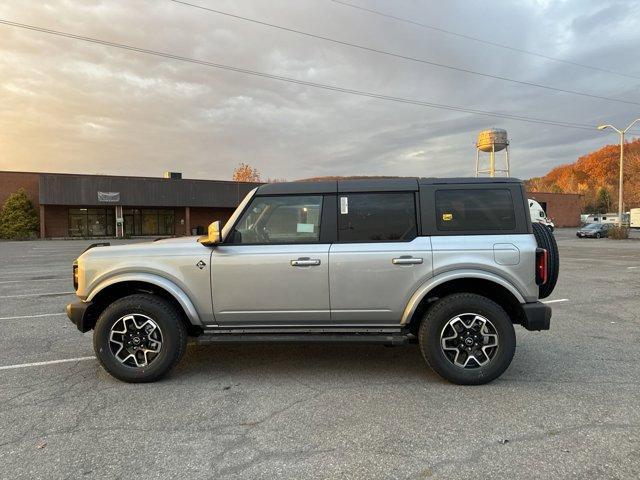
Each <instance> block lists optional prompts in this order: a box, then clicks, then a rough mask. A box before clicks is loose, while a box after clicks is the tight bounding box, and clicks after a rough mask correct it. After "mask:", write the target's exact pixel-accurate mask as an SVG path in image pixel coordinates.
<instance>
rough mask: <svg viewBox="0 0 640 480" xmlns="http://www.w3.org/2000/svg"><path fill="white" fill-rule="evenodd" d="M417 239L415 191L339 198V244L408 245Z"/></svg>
mask: <svg viewBox="0 0 640 480" xmlns="http://www.w3.org/2000/svg"><path fill="white" fill-rule="evenodd" d="M416 236H417V228H416V205H415V198H414V194H413V193H412V192H403V193H350V194H339V195H338V241H339V242H402V241H405V242H409V241H411V240H413V239H414V238H416Z"/></svg>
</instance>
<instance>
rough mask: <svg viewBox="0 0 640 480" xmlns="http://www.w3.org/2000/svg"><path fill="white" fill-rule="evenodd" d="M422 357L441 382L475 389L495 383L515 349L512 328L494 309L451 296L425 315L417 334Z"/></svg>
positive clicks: (475, 299) (469, 296)
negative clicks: (444, 380)
mask: <svg viewBox="0 0 640 480" xmlns="http://www.w3.org/2000/svg"><path fill="white" fill-rule="evenodd" d="M418 341H419V344H420V351H421V352H422V356H423V357H424V359H425V360H426V362H427V363H428V364H429V366H430V367H431V368H432V369H433V370H434V371H435V372H436V373H437V374H438V375H440V376H441V377H443V378H444V379H446V380H449V381H450V382H453V383H457V384H461V385H481V384H484V383H488V382H490V381H492V380H494V379H496V378H497V377H499V376H500V375H501V374H502V373H503V372H504V371H505V370H506V369H507V368H508V367H509V365H510V364H511V360H512V359H513V355H514V353H515V349H516V335H515V331H514V329H513V323H512V322H511V319H510V318H509V316H508V315H507V314H506V312H505V311H504V310H503V309H502V307H500V305H498V304H497V303H495V302H493V301H492V300H489V299H488V298H486V297H483V296H481V295H476V294H473V293H456V294H453V295H449V296H447V297H444V298H442V299H441V300H438V301H437V302H436V303H435V304H434V305H433V307H431V308H430V309H429V311H428V312H427V314H426V315H425V317H424V319H423V320H422V324H421V325H420V330H419V332H418Z"/></svg>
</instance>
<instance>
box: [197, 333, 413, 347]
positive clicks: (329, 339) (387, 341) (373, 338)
mask: <svg viewBox="0 0 640 480" xmlns="http://www.w3.org/2000/svg"><path fill="white" fill-rule="evenodd" d="M195 341H196V343H199V344H204V345H208V344H213V343H217V344H220V343H374V344H376V343H377V344H384V345H405V344H407V343H412V342H414V341H415V336H414V335H411V334H408V333H407V334H405V333H397V334H369V333H366V334H363V333H340V334H328V333H209V332H205V333H204V334H203V335H201V336H199V337H196V339H195Z"/></svg>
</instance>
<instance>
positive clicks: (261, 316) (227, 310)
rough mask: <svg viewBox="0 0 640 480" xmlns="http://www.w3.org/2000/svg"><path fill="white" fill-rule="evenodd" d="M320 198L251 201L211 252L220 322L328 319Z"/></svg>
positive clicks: (282, 197) (275, 197)
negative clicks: (227, 234) (230, 229)
mask: <svg viewBox="0 0 640 480" xmlns="http://www.w3.org/2000/svg"><path fill="white" fill-rule="evenodd" d="M324 203H325V202H324V196H323V195H321V194H319V195H318V194H314V195H271V196H259V195H258V196H255V197H254V198H253V199H252V200H251V202H250V204H249V205H248V206H247V208H246V209H245V211H244V212H243V213H242V215H240V217H239V219H238V222H237V223H236V224H235V226H234V228H233V230H232V231H231V233H230V234H229V236H228V237H229V238H227V239H225V243H223V244H220V245H217V246H216V247H215V249H214V250H213V252H212V255H211V289H212V299H213V310H214V315H215V319H216V322H217V323H218V325H235V326H239V325H278V324H287V325H295V324H300V325H308V324H318V323H320V324H321V323H327V322H328V321H329V319H330V308H329V245H330V244H329V243H328V242H326V243H323V241H322V238H321V235H320V228H321V219H322V212H323V205H324ZM331 203H335V201H334V202H331Z"/></svg>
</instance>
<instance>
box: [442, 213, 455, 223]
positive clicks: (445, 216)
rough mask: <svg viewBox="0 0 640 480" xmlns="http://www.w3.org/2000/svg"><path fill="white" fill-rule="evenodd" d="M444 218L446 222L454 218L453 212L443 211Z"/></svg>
mask: <svg viewBox="0 0 640 480" xmlns="http://www.w3.org/2000/svg"><path fill="white" fill-rule="evenodd" d="M442 220H444V221H445V222H449V221H451V220H453V213H443V214H442Z"/></svg>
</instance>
